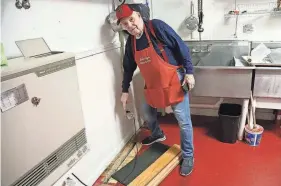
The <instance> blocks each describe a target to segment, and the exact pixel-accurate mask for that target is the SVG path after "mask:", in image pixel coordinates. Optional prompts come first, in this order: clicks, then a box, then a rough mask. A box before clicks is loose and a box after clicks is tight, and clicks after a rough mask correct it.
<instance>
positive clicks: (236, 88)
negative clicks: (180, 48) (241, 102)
mask: <svg viewBox="0 0 281 186" xmlns="http://www.w3.org/2000/svg"><path fill="white" fill-rule="evenodd" d="M186 44H187V46H188V47H189V49H190V54H191V56H192V63H193V65H194V75H195V80H196V85H195V88H194V89H193V90H192V91H191V94H192V96H202V97H224V98H249V97H250V94H251V83H252V74H253V69H254V67H252V66H248V65H247V64H245V63H243V65H242V66H241V65H240V66H236V64H235V61H234V57H235V58H238V59H241V56H246V55H248V54H249V51H250V50H249V49H250V44H249V42H248V41H225V40H224V41H202V42H198V41H186Z"/></svg>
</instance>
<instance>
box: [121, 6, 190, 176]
mask: <svg viewBox="0 0 281 186" xmlns="http://www.w3.org/2000/svg"><path fill="white" fill-rule="evenodd" d="M116 16H117V19H118V24H120V25H121V26H122V28H123V29H124V30H126V31H127V32H128V33H129V34H130V35H129V37H128V40H127V43H126V49H125V56H124V59H123V68H124V77H123V82H122V89H123V93H122V96H121V102H122V103H123V107H124V109H125V110H126V103H127V101H128V97H129V94H128V89H129V86H130V82H131V81H132V76H133V73H134V71H135V69H136V67H137V66H138V67H139V69H140V72H141V74H142V77H143V78H144V81H145V88H144V95H145V98H146V103H144V113H145V114H144V119H145V120H146V121H147V123H148V126H149V129H150V130H151V132H152V135H151V136H149V137H147V138H145V139H144V140H143V141H142V144H143V145H151V144H153V143H155V142H159V141H164V140H165V139H166V137H165V135H164V133H163V131H162V130H161V129H160V127H159V123H158V121H157V108H165V107H167V106H171V107H172V109H173V112H174V114H175V117H176V119H177V121H178V123H179V126H180V135H181V149H182V157H183V162H182V164H181V171H180V173H181V175H183V176H186V175H189V174H190V173H191V172H192V170H193V163H194V158H193V157H194V154H193V151H194V150H193V149H194V148H193V129H192V122H191V116H190V108H189V97H188V91H187V90H186V89H188V90H191V89H192V88H193V87H194V84H195V80H194V77H193V75H192V74H193V66H192V63H191V58H190V55H189V49H188V48H187V46H186V45H185V43H184V42H183V41H182V39H181V38H180V37H179V36H178V35H177V34H176V32H175V31H174V30H173V29H172V28H171V27H170V26H168V25H167V24H166V23H164V22H163V21H161V20H157V19H154V20H151V21H144V20H143V19H142V17H141V15H140V13H139V12H137V11H134V10H132V9H131V8H130V6H129V5H127V4H123V5H120V6H119V7H118V8H117V10H116Z"/></svg>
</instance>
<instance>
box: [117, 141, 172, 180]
mask: <svg viewBox="0 0 281 186" xmlns="http://www.w3.org/2000/svg"><path fill="white" fill-rule="evenodd" d="M169 148H170V147H169V146H167V145H164V144H162V143H154V144H153V145H151V147H149V148H148V149H147V150H146V151H144V152H143V153H142V154H140V155H139V156H137V157H135V158H134V159H133V160H132V161H131V162H129V163H128V164H127V165H125V166H124V167H123V168H121V169H120V170H118V171H117V172H116V173H115V174H113V175H112V178H113V179H115V180H117V181H118V182H120V183H121V184H123V185H128V184H129V183H131V182H132V181H133V180H134V179H135V178H136V177H137V176H139V175H140V174H141V173H142V172H143V171H144V170H145V169H147V168H148V167H149V166H150V165H151V164H152V163H154V161H155V160H157V159H158V158H159V157H160V156H161V155H162V154H164V153H165V152H166V151H167V150H168V149H169ZM134 166H135V167H134Z"/></svg>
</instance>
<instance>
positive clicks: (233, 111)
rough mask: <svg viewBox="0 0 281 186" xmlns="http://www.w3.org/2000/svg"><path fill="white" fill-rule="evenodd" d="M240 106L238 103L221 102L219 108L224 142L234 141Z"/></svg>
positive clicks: (221, 137)
mask: <svg viewBox="0 0 281 186" xmlns="http://www.w3.org/2000/svg"><path fill="white" fill-rule="evenodd" d="M241 112H242V106H241V105H239V104H232V103H222V104H221V105H220V108H219V120H220V128H221V134H220V139H221V141H222V142H224V143H235V142H236V140H237V133H238V127H239V121H240V116H241Z"/></svg>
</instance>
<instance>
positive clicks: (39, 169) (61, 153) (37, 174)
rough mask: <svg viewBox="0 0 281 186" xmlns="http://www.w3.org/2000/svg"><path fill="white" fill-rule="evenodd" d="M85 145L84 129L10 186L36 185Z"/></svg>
mask: <svg viewBox="0 0 281 186" xmlns="http://www.w3.org/2000/svg"><path fill="white" fill-rule="evenodd" d="M86 143H87V139H86V134H85V129H82V130H81V131H80V132H79V133H77V134H76V135H75V136H73V138H71V139H70V140H69V141H67V142H66V143H65V144H63V145H62V146H61V147H60V148H58V149H57V150H56V151H55V152H53V153H52V154H51V155H50V156H49V157H47V158H46V159H45V160H43V161H42V162H40V163H39V164H38V165H36V166H35V167H34V168H33V169H31V170H30V171H29V172H27V173H26V174H25V175H24V176H22V177H21V178H20V179H18V180H17V181H16V182H15V183H14V184H12V186H35V185H38V184H39V183H40V182H41V181H42V180H44V179H45V178H46V177H48V176H49V175H50V174H51V173H52V172H53V171H54V170H55V169H56V168H57V167H59V166H60V165H61V164H62V163H63V162H65V161H66V160H67V159H68V158H69V157H70V156H72V155H73V154H74V153H75V152H76V151H78V150H79V149H80V148H81V147H82V146H83V145H85V144H86ZM78 155H79V154H78ZM68 166H70V165H68Z"/></svg>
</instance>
